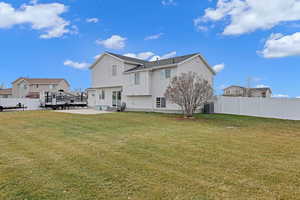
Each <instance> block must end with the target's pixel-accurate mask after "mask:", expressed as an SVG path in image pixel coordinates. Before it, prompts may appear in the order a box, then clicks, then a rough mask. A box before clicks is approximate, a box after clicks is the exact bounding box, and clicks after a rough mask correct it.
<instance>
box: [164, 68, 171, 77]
mask: <svg viewBox="0 0 300 200" xmlns="http://www.w3.org/2000/svg"><path fill="white" fill-rule="evenodd" d="M165 78H166V79H169V78H171V69H165Z"/></svg>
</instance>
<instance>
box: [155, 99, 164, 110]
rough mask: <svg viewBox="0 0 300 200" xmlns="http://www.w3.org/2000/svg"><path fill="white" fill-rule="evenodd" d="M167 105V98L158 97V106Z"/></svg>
mask: <svg viewBox="0 0 300 200" xmlns="http://www.w3.org/2000/svg"><path fill="white" fill-rule="evenodd" d="M165 107H166V98H165V97H157V98H156V108H165Z"/></svg>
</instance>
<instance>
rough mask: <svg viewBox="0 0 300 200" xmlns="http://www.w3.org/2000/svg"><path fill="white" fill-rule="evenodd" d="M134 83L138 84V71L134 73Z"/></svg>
mask: <svg viewBox="0 0 300 200" xmlns="http://www.w3.org/2000/svg"><path fill="white" fill-rule="evenodd" d="M134 84H135V85H139V84H140V73H139V72H136V73H134Z"/></svg>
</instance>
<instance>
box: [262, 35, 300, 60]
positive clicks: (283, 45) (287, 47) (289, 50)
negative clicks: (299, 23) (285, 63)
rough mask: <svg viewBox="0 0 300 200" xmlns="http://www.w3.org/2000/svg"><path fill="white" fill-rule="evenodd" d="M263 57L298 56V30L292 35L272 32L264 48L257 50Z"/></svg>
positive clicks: (299, 47)
mask: <svg viewBox="0 0 300 200" xmlns="http://www.w3.org/2000/svg"><path fill="white" fill-rule="evenodd" d="M258 53H259V54H261V55H262V56H263V57H265V58H282V57H288V56H300V32H298V33H294V34H292V35H286V36H284V35H282V34H280V33H279V34H272V35H271V36H270V37H269V38H268V40H267V41H266V43H265V46H264V49H263V50H262V51H259V52H258Z"/></svg>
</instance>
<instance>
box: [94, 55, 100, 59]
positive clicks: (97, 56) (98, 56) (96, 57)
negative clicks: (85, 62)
mask: <svg viewBox="0 0 300 200" xmlns="http://www.w3.org/2000/svg"><path fill="white" fill-rule="evenodd" d="M101 55H102V54H98V55H96V56H94V59H95V60H97V59H98V58H100V57H101Z"/></svg>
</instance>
